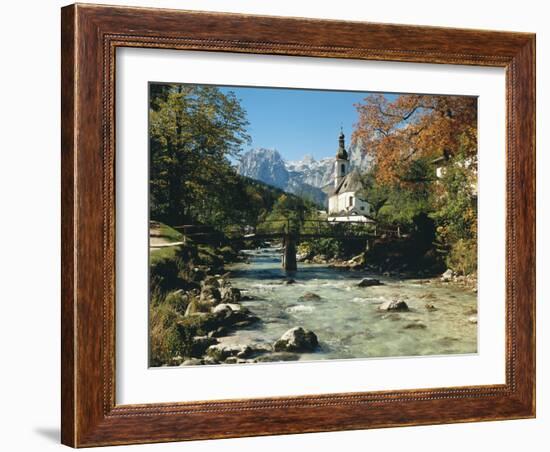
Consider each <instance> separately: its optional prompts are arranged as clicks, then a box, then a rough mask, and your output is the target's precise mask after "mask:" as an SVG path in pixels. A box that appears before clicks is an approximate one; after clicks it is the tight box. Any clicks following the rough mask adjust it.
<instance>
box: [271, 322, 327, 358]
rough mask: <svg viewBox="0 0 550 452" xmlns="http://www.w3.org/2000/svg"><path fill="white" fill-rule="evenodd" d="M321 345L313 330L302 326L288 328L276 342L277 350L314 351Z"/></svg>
mask: <svg viewBox="0 0 550 452" xmlns="http://www.w3.org/2000/svg"><path fill="white" fill-rule="evenodd" d="M318 346H319V341H318V340H317V336H316V335H315V333H314V332H313V331H309V330H308V331H306V330H304V329H303V328H302V327H301V326H297V327H294V328H291V329H290V330H288V331H287V332H286V333H285V334H283V335H282V336H281V338H280V339H279V340H278V341H277V342H275V345H274V347H273V348H274V349H275V351H276V352H313V351H315V349H316V348H317V347H318Z"/></svg>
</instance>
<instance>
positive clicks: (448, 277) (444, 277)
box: [441, 268, 453, 282]
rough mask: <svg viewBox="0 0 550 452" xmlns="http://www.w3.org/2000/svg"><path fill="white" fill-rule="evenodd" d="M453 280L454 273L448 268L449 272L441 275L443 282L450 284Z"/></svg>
mask: <svg viewBox="0 0 550 452" xmlns="http://www.w3.org/2000/svg"><path fill="white" fill-rule="evenodd" d="M451 279H453V271H452V270H451V269H450V268H448V269H447V270H445V273H443V274H442V275H441V281H443V282H449V281H450V280H451Z"/></svg>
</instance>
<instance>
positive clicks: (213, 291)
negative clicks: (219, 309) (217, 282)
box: [200, 286, 222, 304]
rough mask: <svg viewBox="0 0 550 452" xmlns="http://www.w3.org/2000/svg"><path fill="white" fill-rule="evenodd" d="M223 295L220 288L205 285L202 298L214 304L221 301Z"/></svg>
mask: <svg viewBox="0 0 550 452" xmlns="http://www.w3.org/2000/svg"><path fill="white" fill-rule="evenodd" d="M221 299H222V295H221V293H220V290H219V289H218V288H216V287H213V286H204V287H203V288H202V290H201V295H200V300H201V301H208V302H211V303H212V304H217V303H219V302H220V301H221Z"/></svg>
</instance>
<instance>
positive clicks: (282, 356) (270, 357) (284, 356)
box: [254, 352, 300, 363]
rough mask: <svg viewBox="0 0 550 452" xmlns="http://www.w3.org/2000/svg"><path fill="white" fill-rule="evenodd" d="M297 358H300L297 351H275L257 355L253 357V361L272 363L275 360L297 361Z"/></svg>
mask: <svg viewBox="0 0 550 452" xmlns="http://www.w3.org/2000/svg"><path fill="white" fill-rule="evenodd" d="M299 359H300V355H299V354H298V353H290V352H277V353H269V354H266V355H262V356H258V357H257V358H256V359H254V362H257V363H273V362H277V361H298V360H299Z"/></svg>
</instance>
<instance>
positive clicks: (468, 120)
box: [353, 94, 477, 184]
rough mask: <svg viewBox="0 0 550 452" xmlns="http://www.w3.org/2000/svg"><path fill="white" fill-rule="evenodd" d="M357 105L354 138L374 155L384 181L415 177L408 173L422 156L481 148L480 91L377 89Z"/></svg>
mask: <svg viewBox="0 0 550 452" xmlns="http://www.w3.org/2000/svg"><path fill="white" fill-rule="evenodd" d="M356 108H357V111H358V114H359V118H358V122H357V124H356V126H355V130H354V133H353V140H354V142H355V143H357V144H358V145H360V147H361V148H362V149H363V151H364V152H367V153H369V154H370V155H371V156H372V157H373V161H374V163H375V164H376V166H377V173H376V178H377V180H378V181H379V182H383V183H391V184H393V183H407V182H411V181H406V180H404V175H405V174H407V173H408V171H409V169H410V168H411V166H412V165H413V164H414V161H415V160H418V159H420V158H427V157H428V158H436V157H441V156H445V157H446V158H448V157H451V156H453V155H455V154H456V153H457V152H458V150H459V148H462V149H467V151H466V152H467V153H469V154H470V155H472V156H474V155H475V154H476V153H477V146H476V142H477V101H476V99H475V98H474V97H467V96H434V95H416V94H415V95H412V94H406V95H400V96H397V97H396V98H395V99H394V100H389V99H388V97H386V96H384V95H381V94H373V95H371V96H369V97H367V98H366V99H365V100H364V102H363V103H360V104H358V105H356ZM465 142H467V144H468V145H467V146H464V143H465ZM412 182H414V181H412Z"/></svg>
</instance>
